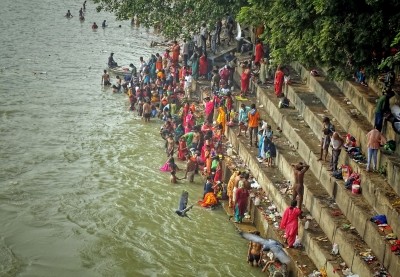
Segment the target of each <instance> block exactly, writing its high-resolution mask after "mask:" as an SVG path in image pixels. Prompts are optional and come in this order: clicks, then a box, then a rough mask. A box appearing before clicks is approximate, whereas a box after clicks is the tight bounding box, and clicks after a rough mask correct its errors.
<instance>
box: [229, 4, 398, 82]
mask: <svg viewBox="0 0 400 277" xmlns="http://www.w3.org/2000/svg"><path fill="white" fill-rule="evenodd" d="M237 19H238V20H239V21H240V22H242V23H246V24H251V25H258V24H259V23H260V20H261V21H262V22H263V23H264V25H265V27H266V29H265V36H266V38H267V42H268V43H269V45H270V49H271V56H272V59H273V61H274V62H275V63H276V64H278V63H287V62H289V61H294V60H297V61H299V62H301V63H304V64H305V65H307V66H315V65H318V66H323V67H325V68H328V69H329V72H330V73H331V76H332V77H334V78H344V77H348V76H349V74H352V73H353V72H354V70H356V69H357V68H358V67H361V66H362V67H365V68H366V70H367V73H369V75H375V74H376V73H377V67H378V65H379V63H380V61H381V60H382V58H384V57H386V56H387V55H388V53H389V48H390V44H391V42H392V41H393V39H394V37H395V36H396V34H398V32H399V30H400V1H398V0H335V1H332V0H251V1H249V3H248V5H246V6H244V7H242V9H241V11H240V12H239V15H238V17H237Z"/></svg>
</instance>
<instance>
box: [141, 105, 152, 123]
mask: <svg viewBox="0 0 400 277" xmlns="http://www.w3.org/2000/svg"><path fill="white" fill-rule="evenodd" d="M142 117H143V118H144V122H150V117H151V105H150V101H147V102H145V103H144V104H143V116H142Z"/></svg>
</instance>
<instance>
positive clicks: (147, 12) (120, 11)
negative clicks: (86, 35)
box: [94, 0, 245, 38]
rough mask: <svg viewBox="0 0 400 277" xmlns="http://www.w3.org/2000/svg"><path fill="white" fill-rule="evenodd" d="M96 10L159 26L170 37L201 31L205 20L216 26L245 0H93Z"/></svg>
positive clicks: (148, 25)
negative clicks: (218, 20) (217, 21)
mask: <svg viewBox="0 0 400 277" xmlns="http://www.w3.org/2000/svg"><path fill="white" fill-rule="evenodd" d="M94 2H95V3H96V4H97V5H98V6H97V11H101V10H106V11H110V12H112V13H114V14H115V15H116V17H117V19H120V20H125V19H132V18H136V19H137V20H138V21H139V22H140V24H142V25H143V26H145V27H155V26H156V27H159V28H160V31H161V33H162V34H163V35H164V36H165V37H167V38H177V37H179V36H182V35H188V34H189V33H191V32H196V31H198V30H199V28H200V26H201V24H202V23H206V24H207V25H208V26H210V27H212V28H214V26H215V23H216V20H217V19H223V18H224V17H225V14H226V13H231V14H233V15H235V14H236V13H237V12H238V11H239V9H240V7H241V6H243V4H244V3H245V0H239V1H237V0H157V1H156V0H94Z"/></svg>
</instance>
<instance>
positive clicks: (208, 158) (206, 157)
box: [204, 145, 212, 176]
mask: <svg viewBox="0 0 400 277" xmlns="http://www.w3.org/2000/svg"><path fill="white" fill-rule="evenodd" d="M204 161H205V164H206V172H205V173H206V174H207V176H210V174H211V163H212V159H211V148H210V146H209V145H206V149H205V151H204Z"/></svg>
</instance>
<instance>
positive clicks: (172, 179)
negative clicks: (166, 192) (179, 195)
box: [169, 170, 178, 184]
mask: <svg viewBox="0 0 400 277" xmlns="http://www.w3.org/2000/svg"><path fill="white" fill-rule="evenodd" d="M169 181H170V183H171V184H176V183H178V179H177V178H176V171H175V170H171V176H169Z"/></svg>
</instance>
